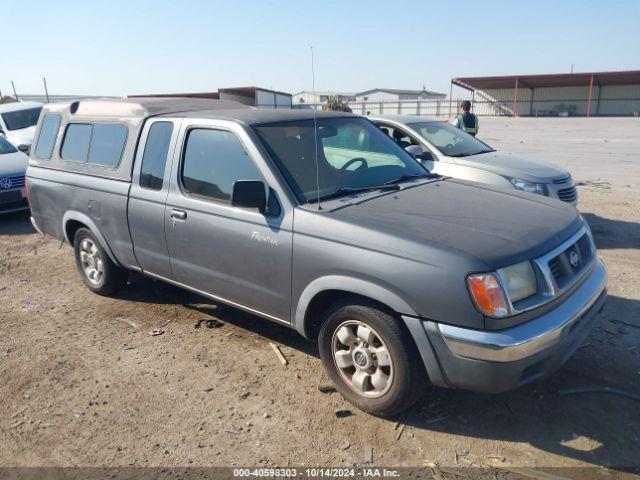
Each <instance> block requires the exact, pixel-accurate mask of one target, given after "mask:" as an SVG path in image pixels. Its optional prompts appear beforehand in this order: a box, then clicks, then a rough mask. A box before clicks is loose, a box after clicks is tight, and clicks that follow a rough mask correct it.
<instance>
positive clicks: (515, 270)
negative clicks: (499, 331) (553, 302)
mask: <svg viewBox="0 0 640 480" xmlns="http://www.w3.org/2000/svg"><path fill="white" fill-rule="evenodd" d="M467 285H468V286H469V293H470V294H471V298H472V299H473V302H474V303H475V305H476V307H478V309H479V310H480V311H481V312H483V313H484V314H485V315H488V316H490V317H506V316H509V315H512V314H513V305H512V303H513V302H517V301H518V300H523V299H525V298H528V297H530V296H531V295H535V294H536V293H537V291H538V283H537V281H536V275H535V272H534V271H533V267H532V266H531V262H528V261H527V262H521V263H517V264H515V265H512V266H510V267H506V268H501V269H499V270H498V271H497V272H489V273H474V274H471V275H469V276H468V277H467Z"/></svg>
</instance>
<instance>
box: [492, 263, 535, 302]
mask: <svg viewBox="0 0 640 480" xmlns="http://www.w3.org/2000/svg"><path fill="white" fill-rule="evenodd" d="M498 275H500V277H501V279H502V283H503V285H504V288H505V289H506V290H507V293H508V294H509V298H510V299H511V301H512V302H517V301H518V300H522V299H524V298H527V297H530V296H531V295H535V293H536V292H537V291H538V282H537V281H536V274H535V273H534V271H533V268H532V267H531V262H521V263H517V264H515V265H512V266H510V267H507V268H501V269H500V270H498Z"/></svg>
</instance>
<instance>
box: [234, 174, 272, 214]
mask: <svg viewBox="0 0 640 480" xmlns="http://www.w3.org/2000/svg"><path fill="white" fill-rule="evenodd" d="M231 205H233V206H234V207H241V208H255V209H258V210H259V211H260V212H261V213H264V212H265V211H266V209H267V194H266V190H265V187H264V183H263V182H261V181H259V180H238V181H237V182H234V183H233V191H232V192H231Z"/></svg>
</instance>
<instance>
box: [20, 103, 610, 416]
mask: <svg viewBox="0 0 640 480" xmlns="http://www.w3.org/2000/svg"><path fill="white" fill-rule="evenodd" d="M35 145H36V146H35V148H33V149H32V152H31V158H30V163H29V167H28V171H27V186H28V193H29V198H30V202H31V208H32V215H33V216H32V221H33V225H34V227H35V228H36V229H37V230H39V231H40V232H43V233H46V234H49V235H52V236H53V237H55V238H58V239H61V240H66V241H67V242H68V243H70V244H71V245H73V248H74V252H75V259H76V263H77V266H78V270H79V271H80V276H81V278H82V280H83V282H84V283H85V285H86V286H87V287H88V288H89V289H91V290H92V291H94V292H96V293H98V294H102V295H108V294H111V293H113V292H115V291H116V290H117V289H119V288H122V287H124V286H125V285H126V282H127V277H128V272H129V271H138V272H141V273H142V274H144V275H147V276H149V277H151V278H155V279H159V280H162V281H165V282H168V283H171V284H173V285H176V286H179V287H182V288H184V289H187V290H191V291H193V292H197V293H199V294H202V295H204V296H206V297H209V298H211V299H213V300H214V301H219V302H224V303H227V304H230V305H232V306H235V307H237V308H240V309H244V310H247V311H249V312H252V313H254V314H256V315H259V316H261V317H264V318H265V319H267V320H271V321H274V322H277V323H279V324H283V325H286V326H288V327H291V328H294V329H296V330H297V331H298V332H300V333H301V334H302V335H304V336H305V337H307V338H309V339H313V340H315V341H317V342H318V347H319V351H320V356H321V358H322V361H323V364H324V366H325V369H326V371H327V374H328V375H329V377H330V378H331V379H332V381H333V382H334V383H335V385H336V388H337V389H338V391H339V392H340V393H341V394H342V395H343V396H344V397H346V398H347V399H348V400H349V401H351V402H353V403H354V404H355V405H357V406H358V407H360V408H362V409H364V410H366V411H369V412H371V413H374V414H376V415H392V414H395V413H397V412H399V411H401V410H402V409H405V408H407V407H408V406H409V405H411V404H412V402H413V401H414V400H415V399H416V398H418V396H419V394H420V393H421V391H422V390H423V389H424V388H425V386H427V385H436V386H442V387H452V388H464V389H469V390H476V391H485V392H501V391H506V390H509V389H513V388H515V387H518V386H519V385H522V384H524V383H527V382H530V381H532V380H534V379H538V378H541V377H543V376H546V375H549V374H550V373H552V372H553V371H555V370H556V369H557V368H559V366H560V365H562V364H563V363H564V362H565V361H566V360H567V359H568V358H569V356H570V355H571V354H572V353H573V352H574V350H575V349H576V348H577V347H578V346H579V345H580V343H581V342H582V341H583V340H584V338H585V337H586V336H587V334H588V333H589V331H590V330H591V329H592V327H593V325H594V322H595V319H596V318H597V315H596V314H597V313H598V312H599V311H600V309H601V308H602V306H603V303H604V300H605V296H606V294H605V289H606V271H605V268H604V266H603V264H602V263H601V262H600V260H599V259H598V257H597V255H596V249H595V246H594V243H593V239H592V236H591V232H590V230H589V227H588V226H587V224H586V223H585V221H584V219H583V218H582V217H581V216H580V214H579V213H578V212H577V210H576V209H575V208H573V207H571V206H570V205H566V204H564V203H561V202H557V201H554V200H551V199H548V198H545V197H541V196H533V195H529V194H526V193H522V192H518V191H506V190H501V189H498V188H492V187H487V186H483V185H480V184H476V183H471V182H466V181H463V180H455V179H451V178H446V177H442V176H439V175H434V174H432V173H430V172H429V171H428V170H426V169H425V168H424V167H423V166H421V165H420V164H419V163H418V162H416V161H415V160H414V159H413V158H412V157H411V156H410V155H408V154H407V153H406V152H405V151H404V150H403V149H402V148H401V147H400V146H398V145H397V144H396V143H395V142H393V141H392V140H391V139H390V138H389V137H388V136H387V135H385V134H384V133H383V132H381V131H380V130H379V129H378V128H377V127H376V126H375V125H374V124H373V123H371V122H370V121H369V120H367V119H365V118H363V117H360V116H357V115H351V114H344V113H335V112H318V113H316V114H314V113H313V112H310V111H294V110H256V109H251V108H246V107H243V106H241V105H239V104H236V103H234V102H225V101H205V100H197V99H191V100H188V99H170V98H169V99H158V98H149V99H135V100H134V99H125V100H91V101H80V102H74V103H71V104H51V105H47V106H45V108H44V111H43V114H42V116H41V118H40V121H39V123H38V127H37V132H36V144H35Z"/></svg>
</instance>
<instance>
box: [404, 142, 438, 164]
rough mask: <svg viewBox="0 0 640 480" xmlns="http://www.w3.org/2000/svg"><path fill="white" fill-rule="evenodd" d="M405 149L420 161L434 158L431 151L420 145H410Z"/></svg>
mask: <svg viewBox="0 0 640 480" xmlns="http://www.w3.org/2000/svg"><path fill="white" fill-rule="evenodd" d="M404 150H405V151H406V152H407V153H408V154H409V155H411V156H412V157H413V158H415V159H416V160H418V161H419V162H420V163H422V162H428V161H431V160H433V155H432V154H431V152H429V151H428V150H424V149H423V148H422V147H421V146H420V145H409V146H408V147H405V149H404Z"/></svg>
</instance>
